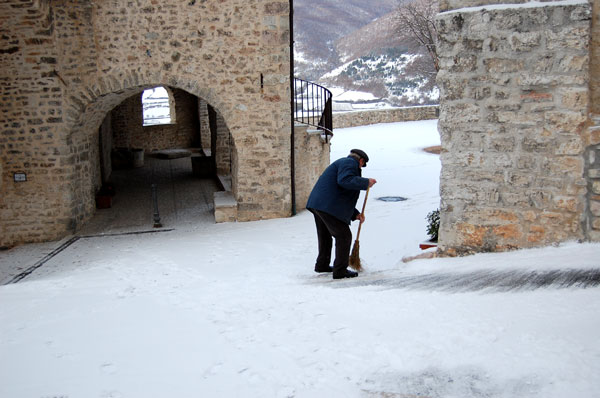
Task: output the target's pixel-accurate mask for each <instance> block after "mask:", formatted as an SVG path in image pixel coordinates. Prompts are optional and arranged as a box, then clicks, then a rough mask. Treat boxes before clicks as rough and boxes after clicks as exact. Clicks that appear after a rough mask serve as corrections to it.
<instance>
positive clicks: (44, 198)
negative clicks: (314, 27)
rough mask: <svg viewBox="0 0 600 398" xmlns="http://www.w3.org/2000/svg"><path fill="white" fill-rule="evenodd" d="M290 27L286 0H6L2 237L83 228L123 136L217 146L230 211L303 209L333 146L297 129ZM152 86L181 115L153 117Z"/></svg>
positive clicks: (1, 64) (1, 59) (0, 124)
mask: <svg viewBox="0 0 600 398" xmlns="http://www.w3.org/2000/svg"><path fill="white" fill-rule="evenodd" d="M290 27H291V25H290V4H289V2H288V1H287V0H285V1H276V0H186V1H175V0H160V1H159V0H101V1H74V0H4V1H2V2H0V101H1V116H0V128H1V132H0V247H10V246H13V245H15V244H19V243H24V242H36V241H47V240H52V239H56V238H60V237H63V236H65V235H67V234H69V233H74V232H76V231H78V230H79V229H80V228H81V226H82V225H83V224H85V223H86V221H88V220H89V219H90V217H91V216H92V215H93V214H94V211H95V195H96V193H97V192H98V191H99V190H100V188H101V187H102V185H103V183H104V182H106V181H107V179H108V178H109V177H110V174H111V171H112V167H113V162H115V161H116V160H115V158H114V153H115V149H119V148H121V149H123V148H125V149H128V150H131V151H133V150H136V151H139V150H141V149H144V150H145V151H146V153H147V152H149V151H156V150H164V149H173V148H187V149H190V150H191V151H192V153H200V154H201V156H205V157H207V158H208V163H206V164H208V165H209V166H210V167H211V168H212V169H213V170H214V172H215V174H221V175H223V176H225V177H226V179H227V180H228V181H230V186H229V187H227V189H228V190H227V191H225V192H223V193H221V197H223V196H225V197H226V198H227V199H228V200H227V214H226V217H228V219H234V220H240V221H244V220H256V219H263V218H273V217H285V216H289V215H290V214H291V213H292V212H293V210H294V205H297V208H299V209H300V208H302V199H299V200H298V201H297V203H295V202H296V201H295V195H293V193H294V191H295V192H296V194H297V196H299V197H301V196H302V195H306V194H305V192H306V191H307V190H308V189H309V188H308V185H312V181H313V179H314V176H313V175H314V174H316V173H317V171H318V170H319V169H320V168H321V167H323V164H327V162H328V159H329V147H328V144H327V143H323V142H322V141H321V138H320V135H319V134H312V133H310V132H307V130H306V128H304V129H297V131H296V132H295V133H294V129H293V128H292V124H293V123H292V121H291V101H290V91H291V90H290V89H291V87H290V86H291V84H290V64H291V60H290ZM155 87H164V88H165V89H166V90H167V92H168V95H169V101H170V104H171V105H170V106H171V107H172V110H173V112H174V114H175V115H174V116H175V117H176V120H175V121H172V122H171V123H169V124H168V125H160V126H143V125H142V124H143V121H142V116H141V115H142V100H141V95H142V93H143V92H144V90H147V89H151V88H155ZM293 137H295V138H293ZM293 140H294V142H293ZM292 143H293V145H292ZM294 151H295V152H296V153H298V152H299V153H301V155H300V156H306V155H305V154H306V153H310V154H311V155H312V157H311V158H310V159H308V160H307V161H305V162H293V161H292V159H293V156H295V155H293V153H294ZM196 157H197V156H196ZM294 163H296V164H298V167H297V168H295V169H294V167H293V166H294ZM295 181H298V184H297V186H296V185H295V184H296V182H295ZM302 184H305V185H307V186H304V185H302ZM232 204H233V205H232ZM216 207H217V208H216V210H215V211H216V212H217V211H218V210H219V209H218V207H219V205H218V203H217V204H216Z"/></svg>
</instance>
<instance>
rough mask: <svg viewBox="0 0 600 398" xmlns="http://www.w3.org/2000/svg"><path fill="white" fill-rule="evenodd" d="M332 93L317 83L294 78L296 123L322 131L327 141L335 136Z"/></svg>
mask: <svg viewBox="0 0 600 398" xmlns="http://www.w3.org/2000/svg"><path fill="white" fill-rule="evenodd" d="M331 103H332V94H331V91H329V90H328V89H326V88H325V87H323V86H320V85H318V84H316V83H313V82H309V81H307V80H303V79H299V78H297V77H295V78H294V110H293V112H294V121H296V122H298V123H302V124H307V125H309V126H313V127H316V128H317V129H319V130H322V131H323V133H324V134H325V140H326V141H328V140H329V137H330V136H333V107H332V105H331Z"/></svg>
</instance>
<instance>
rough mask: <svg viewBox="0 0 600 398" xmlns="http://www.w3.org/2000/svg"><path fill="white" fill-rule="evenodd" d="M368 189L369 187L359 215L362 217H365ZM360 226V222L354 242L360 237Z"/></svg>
mask: <svg viewBox="0 0 600 398" xmlns="http://www.w3.org/2000/svg"><path fill="white" fill-rule="evenodd" d="M369 189H371V187H368V188H367V193H365V201H364V202H363V207H362V212H361V213H360V214H362V215H363V216H364V215H365V207H366V206H367V198H368V197H369ZM362 225H363V223H362V221H361V223H360V224H358V232H356V240H358V237H359V235H360V228H361V227H362Z"/></svg>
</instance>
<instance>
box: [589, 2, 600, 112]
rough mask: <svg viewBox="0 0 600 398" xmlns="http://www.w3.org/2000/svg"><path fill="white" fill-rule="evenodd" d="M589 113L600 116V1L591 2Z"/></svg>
mask: <svg viewBox="0 0 600 398" xmlns="http://www.w3.org/2000/svg"><path fill="white" fill-rule="evenodd" d="M590 91H591V107H590V108H591V111H592V113H594V114H596V115H600V0H593V2H592V31H591V37H590Z"/></svg>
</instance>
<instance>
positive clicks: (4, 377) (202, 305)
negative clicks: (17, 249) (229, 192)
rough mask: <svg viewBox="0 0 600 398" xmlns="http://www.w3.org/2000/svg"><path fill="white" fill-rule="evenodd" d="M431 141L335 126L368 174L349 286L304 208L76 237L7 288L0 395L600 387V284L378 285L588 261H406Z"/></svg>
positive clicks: (430, 199) (507, 257) (484, 393)
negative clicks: (363, 159)
mask: <svg viewBox="0 0 600 398" xmlns="http://www.w3.org/2000/svg"><path fill="white" fill-rule="evenodd" d="M437 143H439V137H438V135H437V132H436V121H422V122H409V123H396V124H386V125H374V126H366V127H358V128H349V129H343V130H336V132H335V137H334V139H333V148H332V155H331V159H332V160H335V159H337V158H339V157H342V156H345V155H346V154H347V153H348V151H349V150H350V149H352V148H354V147H357V148H361V149H363V150H365V151H366V152H367V153H368V154H369V156H370V158H371V161H370V162H369V164H368V167H367V168H366V169H364V173H363V175H364V176H366V177H374V178H376V179H377V180H378V184H376V185H375V186H374V187H373V189H372V190H371V192H370V194H369V199H368V203H367V210H366V216H367V221H366V223H365V224H364V225H363V228H362V231H361V240H360V248H361V257H362V258H363V260H364V262H365V263H366V271H365V272H363V273H362V274H361V275H360V276H359V277H358V278H355V279H352V280H341V281H334V280H332V279H331V277H330V275H317V274H315V273H313V271H312V268H313V264H314V258H315V255H316V236H315V231H314V226H313V220H312V217H311V214H310V213H307V212H301V213H300V214H299V215H297V216H295V217H292V218H287V219H279V220H268V221H260V222H249V223H229V224H212V225H208V226H207V225H202V226H198V227H189V226H187V227H186V228H182V229H176V230H174V231H171V232H162V233H155V234H145V235H130V236H107V237H101V238H90V239H80V240H78V241H76V242H75V243H74V244H72V245H71V246H70V247H68V248H67V249H65V250H64V251H63V252H61V253H60V254H59V255H57V256H55V257H54V258H52V259H51V260H50V261H48V262H47V263H46V264H45V265H44V266H43V267H41V268H39V269H38V270H37V271H35V272H34V273H33V274H32V275H31V276H29V277H28V278H26V279H25V280H23V281H22V282H20V283H17V284H12V285H5V286H0V375H1V376H0V397H7V398H21V397H22V398H30V397H34V398H51V397H69V398H78V397H82V398H90V397H101V398H107V397H124V398H125V397H127V398H129V397H133V398H138V397H139V398H151V397H157V398H158V397H160V398H163V397H178V398H186V397H190V398H191V397H261V398H262V397H381V398H383V397H385V398H388V397H394V398H396V397H401V398H409V397H410V398H412V397H421V398H424V397H457V398H468V397H506V398H508V397H540V398H553V397H555V398H559V397H560V398H562V397H577V398H584V397H589V398H591V397H598V394H599V393H598V391H600V377H598V375H599V374H600V337H599V336H600V335H599V333H598V330H600V289H599V288H587V289H582V288H578V287H570V288H559V287H557V286H549V287H545V288H541V289H521V290H514V291H509V292H500V291H497V290H494V289H483V290H479V291H469V292H458V291H452V290H449V291H443V290H439V289H427V288H426V287H421V288H394V287H393V286H390V285H387V286H386V285H384V284H377V283H376V282H377V281H386V280H391V279H393V278H400V277H410V276H419V275H436V274H439V275H444V274H447V273H458V274H461V273H462V274H464V275H465V277H468V276H469V275H470V273H471V272H473V271H477V270H527V271H532V270H540V271H542V270H546V269H555V270H556V269H565V268H575V269H594V268H598V265H599V264H598V253H600V245H598V244H577V243H574V242H573V243H567V244H564V245H560V246H558V247H549V248H543V249H535V250H522V251H515V252H511V253H502V254H497V253H496V254H484V255H476V256H471V257H465V258H450V259H432V260H416V261H412V262H409V263H403V262H402V261H401V259H402V257H404V256H406V255H413V254H417V253H418V252H419V250H418V243H419V242H421V241H423V240H424V239H425V238H426V233H425V225H426V220H425V216H426V214H427V213H428V212H429V211H431V210H434V209H435V208H437V206H438V204H439V195H438V178H439V171H440V164H439V158H438V156H436V155H432V154H428V153H425V152H423V151H422V148H423V147H426V146H430V145H435V144H437ZM383 196H403V197H406V198H407V199H408V200H406V201H403V202H383V201H379V200H377V198H378V197H383ZM360 203H362V197H361V199H359V204H360ZM356 227H357V226H356V225H354V226H353V228H354V229H356ZM32 247H34V246H32ZM21 253H23V257H26V256H27V254H26V251H21ZM29 255H30V254H29ZM2 256H3V257H2ZM9 258H10V259H11V260H10V261H17V260H15V259H14V256H8V253H4V254H3V253H0V268H2V266H7V264H6V261H8V260H7V259H9ZM1 262H4V264H2V263H1Z"/></svg>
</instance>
